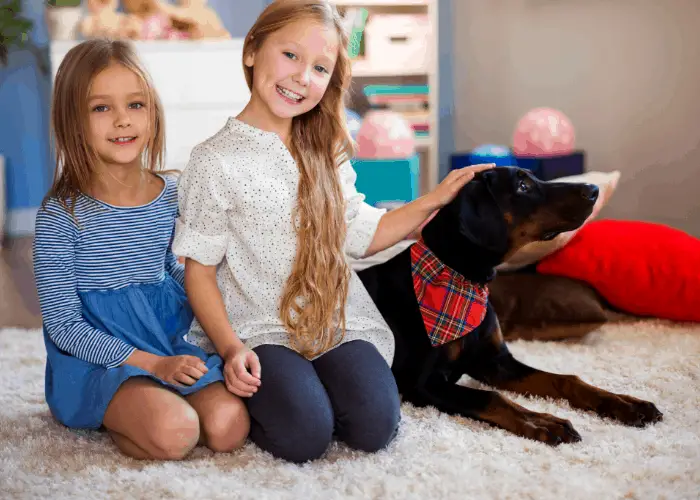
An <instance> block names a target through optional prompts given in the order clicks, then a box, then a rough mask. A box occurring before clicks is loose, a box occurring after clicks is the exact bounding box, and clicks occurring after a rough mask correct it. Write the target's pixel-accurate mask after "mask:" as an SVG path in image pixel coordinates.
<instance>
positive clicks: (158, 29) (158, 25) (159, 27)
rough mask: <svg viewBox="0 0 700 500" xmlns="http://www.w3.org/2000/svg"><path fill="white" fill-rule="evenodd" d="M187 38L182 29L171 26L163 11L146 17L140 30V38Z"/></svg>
mask: <svg viewBox="0 0 700 500" xmlns="http://www.w3.org/2000/svg"><path fill="white" fill-rule="evenodd" d="M186 38H189V36H188V34H187V33H185V32H183V31H177V30H176V29H174V28H173V26H172V24H171V22H170V18H169V17H168V16H167V15H166V14H164V13H163V12H159V13H157V14H153V15H151V16H149V17H147V18H146V19H145V20H144V22H143V27H142V30H141V39H142V40H183V39H186Z"/></svg>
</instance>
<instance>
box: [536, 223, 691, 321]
mask: <svg viewBox="0 0 700 500" xmlns="http://www.w3.org/2000/svg"><path fill="white" fill-rule="evenodd" d="M537 271H538V272H540V273H542V274H555V275H559V276H566V277H569V278H574V279H578V280H581V281H584V282H586V283H588V284H589V285H590V286H592V287H593V288H595V289H596V290H597V291H598V293H600V294H601V295H602V296H603V297H604V298H605V299H606V300H607V301H608V302H609V303H610V304H612V305H613V306H615V307H617V308H618V309H620V310H622V311H625V312H628V313H631V314H634V315H638V316H653V317H657V318H664V319H671V320H676V321H700V239H698V238H694V237H692V236H690V235H689V234H687V233H684V232H683V231H680V230H678V229H674V228H671V227H668V226H665V225H662V224H655V223H650V222H640V221H619V220H597V221H595V220H594V221H590V222H588V223H587V224H586V225H585V226H583V227H582V228H581V230H580V231H579V232H578V233H577V234H576V235H575V236H574V237H573V238H572V239H571V241H570V242H569V243H568V245H566V246H565V247H563V248H562V249H560V250H558V251H557V252H555V253H553V254H551V255H548V256H547V257H545V258H543V259H542V260H541V261H540V262H539V263H538V264H537Z"/></svg>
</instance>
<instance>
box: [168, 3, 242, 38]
mask: <svg viewBox="0 0 700 500" xmlns="http://www.w3.org/2000/svg"><path fill="white" fill-rule="evenodd" d="M161 9H162V11H163V12H165V13H166V14H167V15H168V16H170V18H171V20H172V22H173V24H174V25H175V26H176V27H177V28H178V31H183V32H185V33H187V35H188V38H192V39H193V40H199V39H202V38H219V39H221V38H223V39H228V38H231V34H230V33H229V32H228V31H226V28H224V25H223V23H222V22H221V19H220V18H219V16H218V14H217V13H216V12H215V11H214V9H212V8H211V7H208V6H207V0H178V3H177V5H172V4H169V3H167V2H163V4H162V7H161Z"/></svg>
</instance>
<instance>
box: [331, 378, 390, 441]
mask: <svg viewBox="0 0 700 500" xmlns="http://www.w3.org/2000/svg"><path fill="white" fill-rule="evenodd" d="M374 396H375V397H372V396H371V395H370V397H368V398H367V400H366V401H365V402H364V404H360V405H352V406H351V407H350V409H349V411H348V412H347V414H346V418H345V419H344V420H345V422H344V424H345V425H343V426H341V429H339V437H340V438H341V439H342V440H343V441H344V442H345V443H346V444H347V445H348V446H350V447H351V448H355V449H358V450H362V451H366V452H376V451H379V450H381V449H383V448H385V447H386V446H388V445H389V443H391V442H392V441H393V440H394V438H395V437H396V434H397V433H398V427H399V424H400V422H401V401H400V399H399V395H398V392H396V393H393V392H390V393H389V394H375V395H374Z"/></svg>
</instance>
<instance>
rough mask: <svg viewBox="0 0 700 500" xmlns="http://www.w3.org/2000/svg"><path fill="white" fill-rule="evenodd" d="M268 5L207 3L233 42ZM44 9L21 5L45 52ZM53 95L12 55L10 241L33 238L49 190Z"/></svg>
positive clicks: (2, 143)
mask: <svg viewBox="0 0 700 500" xmlns="http://www.w3.org/2000/svg"><path fill="white" fill-rule="evenodd" d="M170 1H171V2H172V0H170ZM268 3H270V0H209V5H210V6H211V7H213V8H214V9H215V10H216V11H217V13H218V14H219V16H220V17H221V20H222V22H223V23H224V25H225V26H226V28H227V29H228V30H229V32H230V33H231V35H232V36H233V37H243V36H244V35H245V34H246V32H247V31H248V29H249V28H250V26H252V24H253V22H254V21H255V19H256V17H257V16H258V14H259V13H260V12H261V11H262V9H263V8H264V6H265V5H267V4H268ZM44 4H45V2H44V0H23V2H22V9H23V15H24V16H25V17H28V18H30V19H32V20H33V21H34V30H33V31H32V33H31V39H32V41H33V43H34V44H35V45H37V46H39V47H41V48H42V49H43V50H44V52H47V50H46V47H47V45H48V35H47V32H46V24H45V22H44V17H43V16H44ZM83 4H85V2H83ZM50 93H51V85H50V78H49V75H48V74H43V73H42V72H41V71H39V69H38V67H37V63H36V59H35V58H34V56H33V55H32V54H31V53H29V52H28V51H26V50H21V51H18V50H13V51H11V52H10V58H9V63H8V65H7V66H6V67H0V153H1V154H2V155H3V156H5V157H6V163H5V169H6V191H7V197H6V204H7V211H8V213H7V221H6V224H5V228H4V231H5V232H6V233H8V234H9V235H11V236H23V235H28V234H31V233H33V231H34V217H35V214H36V209H37V207H38V206H39V205H40V203H41V200H42V199H43V197H44V195H45V193H46V191H47V190H48V188H49V187H50V185H51V179H52V176H53V163H52V159H51V157H50V149H49V103H50ZM2 230H3V228H0V231H2Z"/></svg>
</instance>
